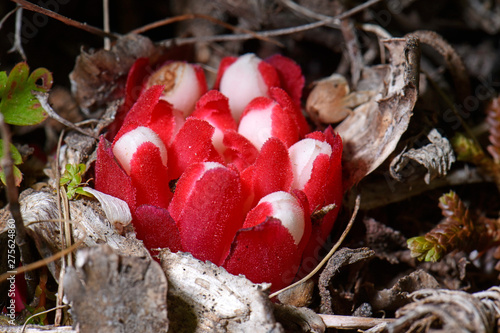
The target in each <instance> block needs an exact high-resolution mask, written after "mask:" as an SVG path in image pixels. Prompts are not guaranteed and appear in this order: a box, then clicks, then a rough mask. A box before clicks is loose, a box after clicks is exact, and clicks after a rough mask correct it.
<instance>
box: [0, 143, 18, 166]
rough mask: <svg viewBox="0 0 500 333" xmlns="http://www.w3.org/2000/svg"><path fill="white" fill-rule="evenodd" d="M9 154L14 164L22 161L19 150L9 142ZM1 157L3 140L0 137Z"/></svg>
mask: <svg viewBox="0 0 500 333" xmlns="http://www.w3.org/2000/svg"><path fill="white" fill-rule="evenodd" d="M10 156H11V157H12V160H13V162H14V165H18V164H21V163H23V158H22V156H21V153H20V152H19V150H17V148H16V146H14V145H13V144H12V143H11V144H10ZM2 158H3V140H2V139H0V159H2Z"/></svg>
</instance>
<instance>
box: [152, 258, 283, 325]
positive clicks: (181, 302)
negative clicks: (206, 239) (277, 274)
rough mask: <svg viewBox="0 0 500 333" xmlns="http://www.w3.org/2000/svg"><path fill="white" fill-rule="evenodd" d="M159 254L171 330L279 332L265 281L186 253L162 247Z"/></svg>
mask: <svg viewBox="0 0 500 333" xmlns="http://www.w3.org/2000/svg"><path fill="white" fill-rule="evenodd" d="M159 257H160V260H161V265H162V267H163V270H164V272H165V274H166V275H167V279H168V282H169V290H168V307H169V310H170V311H169V314H168V315H169V319H170V331H171V332H176V333H182V332H190V333H192V332H200V333H201V332H273V333H278V332H283V328H282V327H281V325H280V324H279V323H276V321H275V319H274V316H273V307H272V305H271V302H270V301H269V299H268V290H269V287H270V285H269V284H254V283H252V282H250V281H249V280H247V279H246V278H245V277H243V276H234V275H232V274H229V273H228V272H227V271H226V270H225V269H224V268H221V267H218V266H216V265H214V264H212V263H211V262H202V261H200V260H198V259H194V258H193V256H192V255H191V254H189V253H180V252H178V253H172V252H170V251H169V250H167V249H164V250H161V251H160V254H159Z"/></svg>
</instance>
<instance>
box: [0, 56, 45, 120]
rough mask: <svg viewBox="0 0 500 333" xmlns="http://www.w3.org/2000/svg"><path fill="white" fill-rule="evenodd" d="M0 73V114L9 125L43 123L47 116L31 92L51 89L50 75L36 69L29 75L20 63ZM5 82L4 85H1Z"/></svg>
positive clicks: (25, 67) (42, 69)
mask: <svg viewBox="0 0 500 333" xmlns="http://www.w3.org/2000/svg"><path fill="white" fill-rule="evenodd" d="M2 73H4V74H1V73H0V112H2V113H3V116H4V120H5V122H6V123H8V124H11V125H21V126H26V125H35V124H38V123H41V122H42V121H44V120H45V119H46V118H47V116H48V114H47V112H46V111H45V110H44V109H43V108H42V106H41V104H40V102H39V101H38V99H37V98H36V97H35V96H34V95H33V93H32V91H39V92H47V91H49V90H50V88H51V87H52V82H53V78H52V73H51V72H49V71H48V70H47V69H45V68H38V69H36V70H34V71H33V73H31V75H29V67H28V64H26V63H25V62H20V63H18V64H17V65H16V66H14V68H13V69H12V70H11V71H10V74H9V76H8V78H7V79H5V77H6V74H5V72H2ZM3 82H5V84H3Z"/></svg>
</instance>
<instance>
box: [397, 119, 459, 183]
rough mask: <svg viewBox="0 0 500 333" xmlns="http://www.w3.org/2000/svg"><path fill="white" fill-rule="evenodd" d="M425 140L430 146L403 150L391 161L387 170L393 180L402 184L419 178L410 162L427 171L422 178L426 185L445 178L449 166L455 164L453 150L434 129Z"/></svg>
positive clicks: (416, 170)
mask: <svg viewBox="0 0 500 333" xmlns="http://www.w3.org/2000/svg"><path fill="white" fill-rule="evenodd" d="M427 138H428V139H429V141H430V142H431V143H430V144H428V145H426V146H424V147H422V148H418V149H413V148H412V149H410V150H408V151H406V149H404V150H403V151H402V152H401V153H400V154H399V155H398V156H396V157H395V158H394V159H393V160H392V162H391V166H390V169H389V170H390V172H391V176H392V177H393V178H394V179H397V180H398V181H402V182H404V181H405V180H407V179H408V178H411V177H415V176H417V177H418V176H420V174H419V173H418V169H417V168H415V167H414V165H413V164H412V161H414V162H416V163H418V164H421V165H422V166H424V167H425V169H427V173H426V174H425V176H424V181H425V183H426V184H429V183H430V182H431V180H433V179H435V178H437V177H443V176H446V174H447V173H448V171H449V170H450V168H451V165H452V164H453V162H455V154H454V153H453V148H452V146H451V144H450V142H449V141H448V139H446V138H443V137H442V136H441V134H439V132H438V131H437V130H436V129H435V128H434V129H432V130H431V131H430V132H429V134H428V135H427ZM408 164H410V165H408Z"/></svg>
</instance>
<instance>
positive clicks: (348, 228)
mask: <svg viewBox="0 0 500 333" xmlns="http://www.w3.org/2000/svg"><path fill="white" fill-rule="evenodd" d="M360 203H361V196H360V195H358V196H357V197H356V204H355V206H354V211H353V212H352V216H351V219H350V220H349V223H348V224H347V226H346V227H345V230H344V232H343V233H342V235H341V236H340V238H339V240H338V241H337V243H335V245H334V246H333V247H332V249H331V250H330V252H328V254H327V255H326V256H325V257H324V258H323V260H321V262H320V263H319V264H318V266H316V268H314V269H313V271H312V272H311V273H309V274H307V275H306V276H305V277H303V278H302V279H301V280H299V281H297V282H295V283H293V284H291V285H289V286H288V287H286V288H283V289H281V290H278V291H277V292H275V293H273V294H271V295H269V298H273V297H276V296H278V295H279V294H281V293H282V292H284V291H286V290H288V289H291V288H294V287H295V286H298V285H299V284H302V283H304V282H305V281H307V280H309V279H310V278H312V277H313V276H314V275H315V274H316V273H317V272H318V271H319V270H320V269H321V267H323V265H324V264H325V263H326V262H327V261H328V260H330V258H331V257H332V255H333V254H334V253H335V251H337V249H338V248H339V247H340V245H341V244H342V242H343V241H344V239H345V238H346V236H347V234H348V233H349V231H350V230H351V228H352V225H353V224H354V220H355V219H356V215H358V210H359V205H360Z"/></svg>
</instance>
